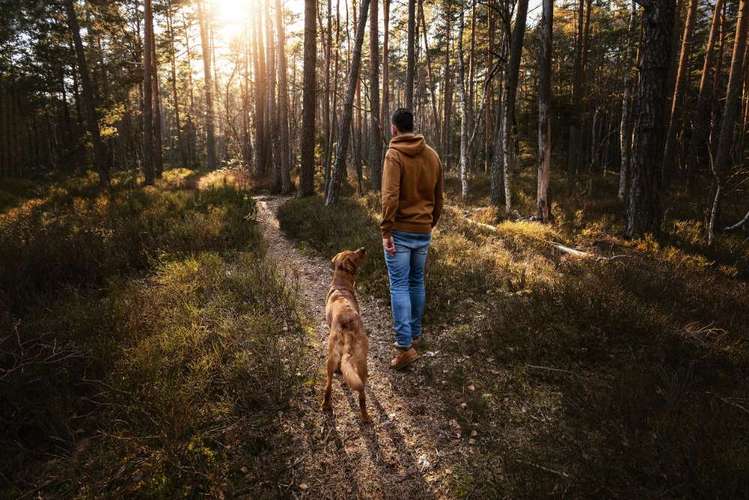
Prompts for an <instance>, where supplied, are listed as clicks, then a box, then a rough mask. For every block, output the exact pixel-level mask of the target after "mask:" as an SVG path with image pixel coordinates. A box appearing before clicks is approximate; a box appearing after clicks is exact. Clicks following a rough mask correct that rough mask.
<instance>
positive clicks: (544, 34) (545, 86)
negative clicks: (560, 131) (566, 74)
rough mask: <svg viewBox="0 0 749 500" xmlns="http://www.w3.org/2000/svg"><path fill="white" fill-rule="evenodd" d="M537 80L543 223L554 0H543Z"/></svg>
mask: <svg viewBox="0 0 749 500" xmlns="http://www.w3.org/2000/svg"><path fill="white" fill-rule="evenodd" d="M542 8H543V12H542V17H541V24H540V25H539V33H540V42H541V43H540V45H541V47H540V51H539V62H538V68H539V82H538V86H539V88H538V182H537V192H536V208H537V210H538V216H539V217H540V218H541V220H542V221H543V222H549V176H550V172H551V57H552V50H553V46H552V33H553V23H554V0H543V4H542Z"/></svg>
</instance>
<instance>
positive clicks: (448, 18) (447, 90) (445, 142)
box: [442, 0, 453, 170]
mask: <svg viewBox="0 0 749 500" xmlns="http://www.w3.org/2000/svg"><path fill="white" fill-rule="evenodd" d="M451 7H452V5H451V1H450V0H443V8H444V11H445V61H444V64H443V66H444V77H443V82H444V83H443V85H444V91H443V93H444V96H443V99H444V106H443V107H444V109H443V113H444V120H443V123H442V153H443V157H442V163H443V165H444V166H445V170H449V169H450V157H451V154H452V151H451V150H452V147H451V146H452V143H451V137H450V131H451V127H450V122H451V121H452V120H451V119H452V112H453V110H452V108H453V89H452V70H451V68H450V38H451V36H450V35H451V31H452V8H451Z"/></svg>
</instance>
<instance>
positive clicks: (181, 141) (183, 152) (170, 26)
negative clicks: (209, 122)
mask: <svg viewBox="0 0 749 500" xmlns="http://www.w3.org/2000/svg"><path fill="white" fill-rule="evenodd" d="M166 14H167V17H166V22H167V30H168V31H169V46H170V49H171V72H172V106H174V120H175V126H176V128H177V148H178V149H179V158H180V160H181V162H182V166H183V167H186V166H187V165H188V163H189V161H188V157H187V149H186V148H185V137H184V134H183V132H182V122H181V120H180V114H179V98H178V96H177V51H176V49H175V46H174V22H173V19H172V0H169V2H168V3H167V11H166Z"/></svg>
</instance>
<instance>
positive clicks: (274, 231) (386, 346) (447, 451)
mask: <svg viewBox="0 0 749 500" xmlns="http://www.w3.org/2000/svg"><path fill="white" fill-rule="evenodd" d="M257 200H258V208H259V218H260V220H261V221H262V224H263V237H264V239H265V242H266V243H267V246H268V248H267V252H268V256H269V257H270V258H272V259H273V260H274V261H275V262H276V263H278V265H279V266H281V267H282V268H283V269H284V273H285V275H286V276H287V277H288V279H290V280H291V282H292V283H293V284H294V285H295V286H298V289H299V293H300V294H301V296H302V297H303V298H304V302H305V303H306V305H307V308H308V312H309V314H310V315H311V317H312V318H313V320H314V322H315V326H316V333H317V336H316V342H317V345H316V347H315V348H314V349H313V351H314V352H315V355H316V356H317V358H318V361H319V363H318V364H319V366H320V367H323V365H324V359H325V349H324V347H323V346H324V343H325V340H326V339H327V336H328V327H327V325H326V324H325V319H324V318H325V315H324V311H325V300H326V296H327V293H328V290H329V288H330V279H331V271H330V262H329V261H328V260H326V259H324V258H321V257H317V256H311V255H309V254H304V253H303V252H302V251H301V250H299V249H298V248H297V247H296V246H295V245H294V243H293V242H291V241H290V240H289V239H288V238H287V237H286V236H284V235H283V233H282V232H281V230H280V228H279V222H278V218H277V212H278V208H279V206H280V205H282V204H283V203H284V202H286V201H287V198H278V197H259V198H257ZM359 298H360V305H361V314H362V317H363V319H364V325H365V327H366V330H367V334H368V336H369V339H370V341H369V381H368V384H367V388H366V393H367V403H368V407H369V409H370V414H371V415H372V417H373V423H372V424H371V425H368V424H363V423H362V422H361V420H360V418H359V413H358V406H357V403H356V401H355V399H354V397H353V396H352V393H351V391H350V390H349V389H348V388H347V387H346V386H345V384H344V383H343V382H342V379H341V378H340V377H337V379H336V382H335V383H334V390H333V408H334V410H333V414H332V416H331V415H330V414H328V413H325V412H322V411H321V410H320V402H321V400H320V394H321V392H320V387H321V386H320V383H318V384H316V385H315V386H310V387H308V389H307V390H306V391H304V394H303V397H302V398H301V399H300V400H298V401H296V402H295V404H294V406H295V407H296V411H297V412H298V414H297V415H294V414H293V413H292V414H290V415H289V418H288V419H287V420H286V423H285V432H288V433H289V434H291V435H293V436H294V437H295V440H296V441H297V442H298V450H299V451H300V454H299V457H297V458H296V459H295V460H294V461H293V467H294V470H295V471H296V474H294V481H295V489H296V490H297V492H298V493H301V494H303V495H304V496H305V497H309V498H432V497H437V498H439V497H445V496H448V491H449V486H448V484H449V482H450V481H451V479H452V472H453V471H452V469H451V465H453V464H454V463H456V462H461V461H463V460H464V459H465V456H466V455H467V452H468V443H467V442H465V441H461V440H459V439H458V437H459V434H456V428H457V427H458V425H457V422H453V423H452V426H451V423H450V420H449V419H446V418H445V416H444V415H445V414H444V411H443V408H442V401H440V400H439V398H437V397H436V394H435V393H434V392H433V391H429V390H427V389H426V388H425V387H423V386H422V382H423V374H420V373H419V372H418V371H413V370H406V371H401V372H396V371H393V370H391V369H390V368H389V363H390V358H391V357H392V354H393V347H392V342H393V336H392V333H391V323H392V322H391V319H390V313H389V306H388V304H386V303H383V301H382V300H380V299H376V298H374V297H372V296H370V295H366V294H361V293H360V294H359ZM434 355H435V353H433V352H426V353H425V356H427V357H429V356H434ZM320 377H321V378H320V380H322V375H320Z"/></svg>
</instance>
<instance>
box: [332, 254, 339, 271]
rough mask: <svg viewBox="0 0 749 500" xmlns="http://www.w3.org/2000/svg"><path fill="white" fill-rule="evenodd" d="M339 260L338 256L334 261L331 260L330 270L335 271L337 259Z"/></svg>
mask: <svg viewBox="0 0 749 500" xmlns="http://www.w3.org/2000/svg"><path fill="white" fill-rule="evenodd" d="M337 258H338V255H335V256H334V257H333V258H332V259H330V270H331V271H335V264H336V259H337Z"/></svg>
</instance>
